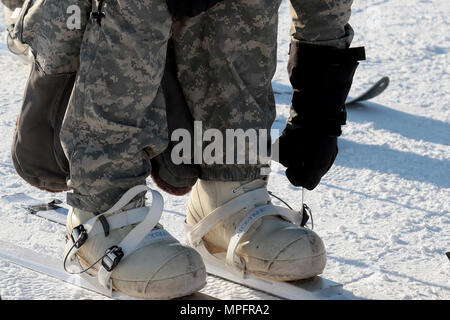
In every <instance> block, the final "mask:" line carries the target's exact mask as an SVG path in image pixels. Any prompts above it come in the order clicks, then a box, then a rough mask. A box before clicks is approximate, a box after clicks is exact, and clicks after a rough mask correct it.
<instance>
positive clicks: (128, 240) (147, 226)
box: [97, 187, 168, 288]
mask: <svg viewBox="0 0 450 320" xmlns="http://www.w3.org/2000/svg"><path fill="white" fill-rule="evenodd" d="M146 189H147V190H148V191H151V193H152V202H151V207H150V210H148V214H147V216H146V218H145V219H144V221H142V222H141V223H139V224H138V225H137V226H136V227H134V229H133V230H131V231H130V232H129V233H128V234H127V235H126V236H125V238H124V239H123V240H122V241H121V242H120V244H119V245H118V247H119V248H121V249H122V251H123V254H124V256H123V258H122V260H123V259H125V258H126V257H127V256H129V255H130V254H131V253H132V252H134V251H136V250H137V249H138V246H139V244H140V243H141V242H142V241H143V240H144V239H145V238H146V237H147V236H149V235H152V236H150V237H149V240H150V241H151V242H154V241H159V240H162V239H165V238H167V235H168V233H167V232H164V231H162V230H153V229H154V228H155V227H156V225H157V223H158V221H159V220H160V219H161V215H162V212H163V209H164V200H163V197H162V196H161V194H160V193H159V192H158V191H155V190H152V189H150V188H148V187H146ZM139 193H140V192H139ZM133 198H134V197H133ZM146 209H148V208H146ZM146 243H147V244H148V243H149V242H147V241H146ZM111 273H112V272H108V271H107V270H106V269H105V268H104V267H103V266H102V267H101V268H100V270H99V271H98V274H97V278H98V281H99V283H100V284H101V285H102V286H104V287H105V288H110V287H111V283H110V282H111V281H110V278H111Z"/></svg>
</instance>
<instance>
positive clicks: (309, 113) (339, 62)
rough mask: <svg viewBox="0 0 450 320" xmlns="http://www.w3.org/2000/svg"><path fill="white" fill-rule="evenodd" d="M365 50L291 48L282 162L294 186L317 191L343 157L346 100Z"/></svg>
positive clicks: (281, 140) (296, 46)
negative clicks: (341, 142) (289, 103)
mask: <svg viewBox="0 0 450 320" xmlns="http://www.w3.org/2000/svg"><path fill="white" fill-rule="evenodd" d="M365 58H366V57H365V51H364V48H351V49H337V48H333V47H327V46H318V45H312V44H304V43H300V42H297V41H293V42H292V43H291V48H290V57H289V63H288V72H289V79H290V81H291V84H292V87H293V91H294V92H293V97H292V107H291V118H290V119H289V121H288V123H287V125H286V128H285V129H284V131H283V134H282V136H281V137H280V139H279V156H280V159H279V160H280V163H281V164H283V165H284V166H285V167H287V170H286V176H287V177H288V179H289V181H290V182H291V183H292V184H293V185H294V186H301V187H305V188H307V189H309V190H312V189H314V188H315V187H316V186H317V185H318V184H319V183H320V180H321V179H322V177H323V176H324V175H325V174H326V173H327V172H328V171H329V170H330V168H331V167H332V165H333V163H334V161H335V159H336V156H337V154H338V144H337V138H338V137H339V136H340V135H341V134H342V129H341V126H342V125H344V124H345V123H346V120H347V112H346V110H345V101H346V99H347V96H348V93H349V91H350V88H351V86H352V82H353V76H354V74H355V71H356V68H357V67H358V61H360V60H364V59H365Z"/></svg>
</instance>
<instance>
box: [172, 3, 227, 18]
mask: <svg viewBox="0 0 450 320" xmlns="http://www.w3.org/2000/svg"><path fill="white" fill-rule="evenodd" d="M221 1H223V0H166V2H167V7H168V8H169V11H170V13H171V14H172V16H173V17H175V18H181V17H195V16H197V15H199V14H200V13H202V12H205V11H206V10H208V9H209V8H211V7H212V6H214V5H216V4H217V3H219V2H221Z"/></svg>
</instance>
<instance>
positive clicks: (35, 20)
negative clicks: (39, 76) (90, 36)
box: [12, 0, 91, 74]
mask: <svg viewBox="0 0 450 320" xmlns="http://www.w3.org/2000/svg"><path fill="white" fill-rule="evenodd" d="M70 6H76V7H77V8H79V9H80V15H79V18H80V22H79V26H80V27H79V28H74V29H73V30H72V29H69V28H68V21H71V20H69V19H70V16H71V15H70V14H68V13H67V10H68V8H69V7H70ZM90 12H91V1H90V0H65V1H60V0H26V1H25V2H24V4H23V7H22V11H21V15H20V17H19V19H18V22H17V23H16V26H15V28H14V31H13V34H12V36H13V37H14V38H15V39H18V40H19V41H20V42H22V43H25V44H28V45H29V46H30V47H31V48H32V49H33V52H34V54H35V56H36V61H37V63H39V65H40V67H41V68H42V70H43V71H44V73H45V74H57V73H66V72H74V71H77V70H78V67H79V57H80V45H81V41H82V39H83V35H84V29H85V26H86V24H87V20H88V17H89V14H90Z"/></svg>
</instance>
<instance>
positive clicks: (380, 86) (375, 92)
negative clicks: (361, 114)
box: [346, 77, 390, 107]
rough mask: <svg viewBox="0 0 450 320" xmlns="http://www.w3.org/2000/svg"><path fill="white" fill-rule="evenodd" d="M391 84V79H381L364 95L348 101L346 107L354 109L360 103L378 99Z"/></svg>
mask: <svg viewBox="0 0 450 320" xmlns="http://www.w3.org/2000/svg"><path fill="white" fill-rule="evenodd" d="M389 83H390V79H389V77H383V78H381V79H380V80H378V81H377V82H376V83H375V84H374V85H373V86H371V87H370V88H369V89H367V90H366V91H365V92H364V93H362V94H360V95H359V96H358V97H356V98H354V99H350V100H348V101H347V102H346V105H347V106H348V107H353V106H355V105H356V104H358V103H361V102H364V101H368V100H370V99H373V98H375V97H378V96H379V95H380V94H382V93H383V92H384V91H385V90H386V89H387V88H388V86H389Z"/></svg>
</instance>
